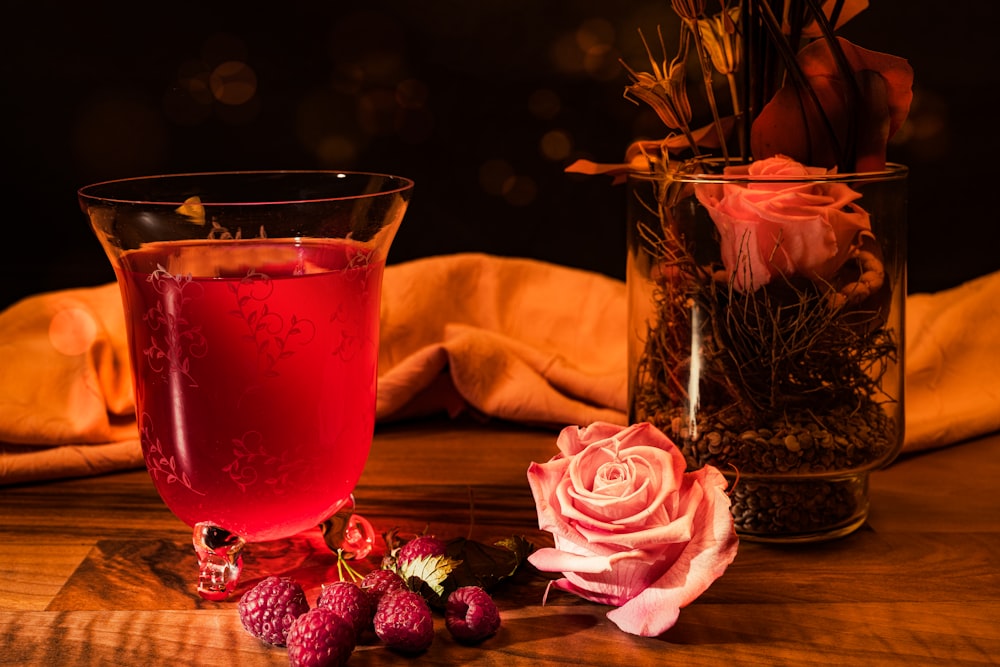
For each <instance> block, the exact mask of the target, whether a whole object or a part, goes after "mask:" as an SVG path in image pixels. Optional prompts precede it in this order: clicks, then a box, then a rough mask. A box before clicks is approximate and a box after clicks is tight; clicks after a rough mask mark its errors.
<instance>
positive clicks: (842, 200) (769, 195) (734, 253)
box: [695, 155, 871, 292]
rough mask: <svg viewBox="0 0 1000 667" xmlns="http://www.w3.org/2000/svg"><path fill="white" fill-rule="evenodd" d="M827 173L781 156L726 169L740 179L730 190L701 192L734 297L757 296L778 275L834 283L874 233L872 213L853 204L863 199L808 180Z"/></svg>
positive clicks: (718, 187) (707, 187)
mask: <svg viewBox="0 0 1000 667" xmlns="http://www.w3.org/2000/svg"><path fill="white" fill-rule="evenodd" d="M828 173H829V174H833V173H834V172H833V171H827V170H826V169H824V168H822V167H807V166H805V165H802V164H799V163H798V162H796V161H795V160H792V159H791V158H788V157H786V156H784V155H776V156H774V157H771V158H767V159H765V160H758V161H755V162H752V163H750V165H741V166H736V167H726V168H725V169H724V170H723V175H724V176H732V177H735V178H737V179H739V180H735V181H734V182H732V183H706V184H704V185H697V186H696V188H695V194H696V196H697V197H698V201H699V202H701V204H702V206H704V207H705V208H706V209H708V213H709V215H710V216H711V217H712V221H713V222H715V226H716V228H717V229H718V231H719V236H720V240H719V243H720V246H721V251H722V263H723V264H724V265H725V267H726V271H727V273H728V274H729V276H730V277H732V279H733V281H734V285H735V287H736V289H737V290H739V291H741V292H752V291H754V290H756V289H757V288H758V287H761V286H763V285H766V284H767V283H769V282H771V279H772V278H773V277H774V276H777V275H785V276H792V275H794V274H799V275H802V276H805V277H807V278H809V279H811V280H819V281H826V280H829V279H830V278H831V277H833V275H834V274H835V273H836V272H837V270H838V269H840V267H841V266H842V265H843V264H844V262H845V261H847V259H848V258H849V257H850V255H851V253H852V252H853V251H854V250H856V249H857V248H858V246H859V245H860V238H861V235H862V234H863V233H870V232H871V222H870V221H869V219H868V213H866V212H865V210H864V209H862V208H861V207H860V206H858V205H857V204H854V203H853V202H854V200H856V199H858V198H859V197H861V194H860V193H858V192H855V191H854V190H852V189H851V188H850V187H848V186H847V185H846V184H844V183H838V182H833V181H830V182H826V181H823V180H818V181H808V180H803V179H808V178H810V177H814V176H823V175H826V174H828ZM747 177H750V178H754V179H759V180H754V181H752V182H748V181H747V180H746V178H747ZM769 179H770V180H769ZM790 179H791V180H790Z"/></svg>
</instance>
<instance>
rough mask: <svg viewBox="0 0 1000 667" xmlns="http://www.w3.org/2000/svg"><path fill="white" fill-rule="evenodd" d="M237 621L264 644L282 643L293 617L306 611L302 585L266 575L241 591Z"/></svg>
mask: <svg viewBox="0 0 1000 667" xmlns="http://www.w3.org/2000/svg"><path fill="white" fill-rule="evenodd" d="M239 611H240V621H241V622H242V623H243V627H244V628H246V630H247V632H249V633H250V634H252V635H253V636H254V637H256V638H257V639H260V640H261V641H263V642H266V643H268V644H275V645H277V646H284V645H285V641H286V639H287V637H288V630H289V628H291V627H292V623H293V622H294V621H295V619H296V618H298V617H299V616H301V615H302V614H304V613H306V612H307V611H309V603H308V602H306V594H305V593H304V592H303V590H302V586H300V585H299V584H298V583H296V582H295V581H293V580H292V579H289V578H288V577H268V578H267V579H264V580H263V581H261V582H260V583H258V584H257V585H256V586H254V587H253V588H251V589H250V590H249V591H247V592H246V593H244V594H243V597H241V598H240V603H239Z"/></svg>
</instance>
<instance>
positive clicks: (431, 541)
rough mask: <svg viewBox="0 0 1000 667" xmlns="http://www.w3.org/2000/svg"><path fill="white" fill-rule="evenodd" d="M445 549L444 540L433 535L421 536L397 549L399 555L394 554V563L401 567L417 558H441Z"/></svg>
mask: <svg viewBox="0 0 1000 667" xmlns="http://www.w3.org/2000/svg"><path fill="white" fill-rule="evenodd" d="M446 548H447V544H445V542H444V540H439V539H438V538H436V537H434V536H433V535H421V536H419V537H415V538H413V539H412V540H410V541H409V542H407V543H406V544H404V545H403V546H401V547H400V548H399V553H398V554H396V563H397V564H398V565H399V566H400V567H403V566H405V565H407V564H409V563H412V562H413V561H415V560H417V559H418V558H429V557H431V556H443V555H444V552H445V549H446Z"/></svg>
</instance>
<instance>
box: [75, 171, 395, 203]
mask: <svg viewBox="0 0 1000 667" xmlns="http://www.w3.org/2000/svg"><path fill="white" fill-rule="evenodd" d="M243 176H264V177H270V176H334V177H336V178H348V177H351V176H363V177H377V178H384V179H387V180H394V181H398V185H397V187H394V188H389V189H386V190H380V191H378V192H358V193H356V194H348V195H342V194H341V195H329V196H314V197H271V198H263V197H262V198H259V199H253V198H246V199H244V198H231V200H229V201H201V202H199V203H200V204H201V205H202V206H205V207H222V206H230V207H231V206H267V205H272V206H273V205H278V204H315V203H322V202H334V201H350V200H363V199H372V198H376V197H385V196H387V195H393V194H399V193H403V192H407V191H409V190H412V189H413V187H414V181H413V179H411V178H408V177H406V176H397V175H395V174H388V173H381V172H374V171H350V170H340V169H251V170H224V171H192V172H177V173H166V174H153V175H147V176H130V177H128V178H115V179H109V180H104V181H98V182H96V183H91V184H89V185H84V186H82V187H80V188H78V189H77V196H78V197H80V198H81V199H84V200H87V201H90V202H100V203H105V204H129V205H142V206H182V205H184V204H185V203H187V199H188V198H189V197H191V196H195V194H196V193H191V195H187V196H184V195H179V196H176V197H155V196H152V197H141V198H139V197H126V196H120V195H118V196H116V195H115V194H114V193H113V192H112V191H109V192H107V193H101V192H100V190H101V189H107V188H113V187H114V186H120V185H126V184H138V183H142V182H148V183H166V182H167V181H168V180H172V179H173V180H180V179H216V178H219V177H243Z"/></svg>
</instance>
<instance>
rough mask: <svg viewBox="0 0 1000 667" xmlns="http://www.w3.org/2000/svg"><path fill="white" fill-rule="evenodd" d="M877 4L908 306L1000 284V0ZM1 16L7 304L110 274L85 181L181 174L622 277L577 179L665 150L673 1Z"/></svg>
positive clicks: (861, 29) (620, 218) (440, 241)
mask: <svg viewBox="0 0 1000 667" xmlns="http://www.w3.org/2000/svg"><path fill="white" fill-rule="evenodd" d="M872 3H873V6H872V7H870V8H869V9H868V10H867V11H865V12H864V13H862V14H861V15H860V16H859V17H858V18H856V19H855V20H854V21H853V22H851V23H850V24H848V26H845V28H844V29H843V30H842V34H843V35H844V36H846V37H848V38H849V39H852V40H853V41H855V42H856V43H858V44H859V45H861V46H864V47H866V48H870V49H874V50H879V51H885V52H889V53H893V54H896V55H899V56H902V57H905V58H907V59H908V60H909V61H910V63H911V64H912V65H913V67H914V70H915V72H916V82H915V86H914V91H915V96H914V102H913V107H912V110H911V115H910V119H909V121H908V123H907V125H906V126H904V128H903V129H902V131H901V132H900V133H899V135H897V138H896V140H895V141H894V142H893V144H892V145H891V146H890V150H889V158H890V159H891V160H894V161H898V162H902V163H904V164H907V165H908V166H909V167H910V169H911V176H910V215H909V226H910V229H909V287H910V291H911V292H918V291H921V292H922V291H936V290H940V289H944V288H947V287H951V286H954V285H957V284H959V283H961V282H963V281H965V280H968V279H970V278H973V277H975V276H978V275H983V274H985V273H988V272H992V271H995V270H997V269H1000V225H998V222H1000V221H998V216H997V213H996V205H995V203H994V201H993V199H994V197H996V191H997V186H996V183H997V180H996V179H995V178H994V174H993V173H992V172H991V170H990V168H989V167H988V164H989V163H990V162H991V161H992V160H993V159H994V153H995V149H996V147H997V140H996V139H995V136H996V133H995V130H994V127H993V126H994V124H995V120H994V119H995V117H996V113H997V110H996V108H995V102H993V101H992V100H993V97H994V94H995V91H996V90H997V87H998V86H997V84H998V77H1000V74H998V70H1000V68H998V67H997V65H998V64H1000V62H998V61H1000V59H998V58H997V56H996V55H995V54H996V44H997V40H998V38H1000V29H998V27H997V26H998V25H1000V22H998V20H1000V3H997V2H982V1H978V0H951V1H949V2H948V3H937V2H927V3H914V2H912V1H910V0H872ZM918 5H919V8H918ZM4 7H5V13H6V21H5V25H4V28H3V39H2V42H3V43H2V47H0V48H2V56H3V59H2V62H3V72H4V74H3V76H4V80H3V84H4V97H3V99H2V109H0V114H2V116H0V117H2V118H3V120H4V121H5V122H4V123H3V127H4V128H5V132H4V135H3V144H2V148H3V161H4V163H5V166H6V169H5V172H6V175H5V176H4V177H3V178H2V181H0V182H2V183H3V190H2V196H3V215H2V222H0V224H2V241H0V308H3V307H5V306H6V305H9V304H10V303H11V302H13V301H14V300H16V299H18V298H20V297H22V296H25V295H28V294H32V293H37V292H41V291H47V290H53V289H63V288H66V287H74V286H84V285H96V284H100V283H103V282H107V281H110V280H113V279H114V276H113V274H112V272H111V269H110V266H109V265H108V263H107V260H106V259H105V257H104V255H103V252H102V251H101V249H100V247H99V246H98V244H97V242H96V240H95V239H94V238H93V237H92V235H91V233H90V230H89V228H88V227H87V225H86V221H85V219H84V217H83V215H82V213H81V212H80V210H79V208H78V206H77V203H76V196H75V192H76V190H77V188H79V187H80V186H82V185H86V184H88V183H90V182H94V181H98V180H104V179H110V178H119V177H129V176H136V175H144V174H153V173H165V172H178V171H201V170H221V169H270V168H281V169H297V168H333V169H355V170H374V171H381V172H391V173H397V174H401V175H405V176H409V177H411V178H413V179H415V180H416V182H417V189H416V192H415V196H414V199H413V202H412V205H411V207H410V210H409V212H408V214H407V218H406V220H405V221H404V223H403V227H402V229H401V232H400V234H399V236H398V237H397V241H396V244H395V245H394V246H393V250H392V253H391V256H390V261H391V262H399V261H403V260H407V259H412V258H417V257H423V256H428V255H434V254H442V253H452V252H460V251H484V252H490V253H496V254H501V255H508V256H521V257H533V258H538V259H543V260H547V261H551V262H556V263H560V264H565V265H568V266H574V267H580V268H585V269H590V270H594V271H599V272H602V273H605V274H607V275H611V276H614V277H618V278H622V277H624V264H625V220H624V191H623V188H621V187H612V186H611V185H610V181H609V180H607V179H605V178H602V177H581V176H576V175H568V174H565V173H564V171H563V169H564V168H565V166H566V165H567V164H569V163H570V162H572V161H573V160H574V159H576V158H579V157H586V158H590V159H593V160H596V161H599V162H617V161H619V160H620V159H621V157H622V155H623V153H624V150H625V148H626V146H627V145H628V143H629V142H630V141H631V140H632V139H634V138H639V137H655V136H660V135H662V134H664V133H665V129H664V128H663V127H662V126H660V125H659V124H658V122H657V121H656V120H655V117H653V116H652V115H651V113H650V112H649V111H648V110H646V109H645V108H640V107H637V106H635V105H632V104H630V103H629V102H627V101H625V100H624V99H623V98H622V91H623V87H624V85H625V83H626V77H625V74H624V72H623V70H622V68H621V66H620V65H619V63H618V59H619V58H624V59H625V60H626V61H627V62H629V63H631V64H633V65H634V66H636V65H638V66H640V67H642V68H643V69H645V62H646V61H645V56H644V52H643V51H642V47H641V43H640V42H639V40H638V37H637V30H638V29H640V28H641V29H642V30H644V31H645V32H647V34H650V33H653V32H654V31H655V27H656V25H657V24H658V23H665V24H666V23H669V22H670V21H672V20H673V18H672V12H671V11H670V6H669V2H668V0H658V1H656V2H653V1H649V0H635V1H629V0H624V1H622V2H617V3H612V2H608V1H606V0H605V1H602V2H597V1H592V0H558V1H551V2H545V1H544V0H504V1H500V0H482V1H472V2H469V1H463V2H459V1H456V0H431V1H427V2H403V1H395V2H382V1H378V0H371V1H368V2H337V1H335V0H327V1H325V2H286V3H278V2H271V3H266V4H263V3H254V2H241V3H227V2H198V3H195V2H188V1H186V0H178V1H176V2H172V3H169V4H167V3H137V2H128V3H125V2H119V1H112V2H99V3H55V2H47V1H45V0H35V1H26V0H7V2H5V5H4ZM666 35H667V38H668V40H669V43H671V44H672V43H673V41H672V40H674V39H676V37H675V32H674V30H673V29H672V28H670V29H667V30H666ZM671 48H672V47H671ZM227 63H228V64H227ZM233 63H236V64H235V65H234V64H233ZM248 73H250V74H248Z"/></svg>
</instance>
